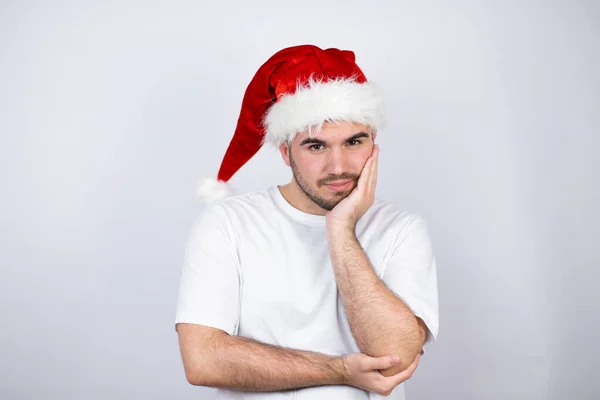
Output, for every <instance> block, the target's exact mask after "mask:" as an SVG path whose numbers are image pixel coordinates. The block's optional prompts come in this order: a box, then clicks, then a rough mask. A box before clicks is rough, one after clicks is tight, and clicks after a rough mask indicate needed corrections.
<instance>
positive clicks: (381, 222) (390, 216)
mask: <svg viewBox="0 0 600 400" xmlns="http://www.w3.org/2000/svg"><path fill="white" fill-rule="evenodd" d="M368 216H369V218H368V221H367V223H368V224H373V225H375V226H376V227H377V229H379V230H382V231H389V232H390V233H392V234H393V235H394V236H395V237H396V238H397V240H402V239H403V238H405V237H406V236H408V235H409V234H411V233H413V234H414V233H425V234H427V231H428V222H427V220H426V219H425V218H424V217H423V216H422V215H421V214H419V213H417V212H415V211H412V210H408V209H406V208H403V207H401V206H399V205H397V204H394V203H392V202H389V201H386V200H381V199H376V200H375V201H374V202H373V205H372V206H371V208H370V209H369V213H368Z"/></svg>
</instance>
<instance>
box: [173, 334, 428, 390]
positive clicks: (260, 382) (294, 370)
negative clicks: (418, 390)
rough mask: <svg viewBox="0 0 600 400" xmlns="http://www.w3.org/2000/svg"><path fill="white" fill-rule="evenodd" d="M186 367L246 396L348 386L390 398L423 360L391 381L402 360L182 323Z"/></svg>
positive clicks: (197, 379)
mask: <svg viewBox="0 0 600 400" xmlns="http://www.w3.org/2000/svg"><path fill="white" fill-rule="evenodd" d="M177 331H178V333H179V344H180V347H181V355H182V358H183V366H184V369H185V374H186V377H187V380H188V382H190V383H191V384H193V385H198V386H208V387H219V388H225V389H230V390H236V391H244V392H271V391H285V390H290V389H300V388H305V387H312V386H323V385H347V386H353V387H356V388H359V389H362V390H366V391H369V392H373V393H378V394H380V395H383V396H387V395H389V394H390V393H391V391H392V390H393V389H394V388H395V387H396V386H398V385H399V384H400V383H402V382H404V381H406V380H407V379H409V378H410V377H411V376H412V374H413V372H414V371H415V369H416V368H417V365H418V363H419V358H418V357H417V358H416V359H415V361H414V362H413V363H412V364H411V365H410V367H409V368H407V369H405V370H403V371H402V372H400V373H398V374H396V375H393V376H389V377H385V376H383V375H382V374H381V373H379V371H380V370H383V369H388V368H390V367H391V366H393V365H396V363H398V362H399V359H398V358H397V357H395V356H384V357H376V358H375V357H369V356H367V355H365V354H362V353H352V354H348V355H346V356H343V357H331V356H327V355H324V354H320V353H313V352H308V351H299V350H293V349H286V348H282V347H278V346H272V345H269V344H265V343H261V342H258V341H255V340H251V339H247V338H243V337H238V336H230V335H228V334H227V333H226V332H224V331H222V330H220V329H216V328H211V327H208V326H203V325H197V324H187V323H180V324H178V325H177Z"/></svg>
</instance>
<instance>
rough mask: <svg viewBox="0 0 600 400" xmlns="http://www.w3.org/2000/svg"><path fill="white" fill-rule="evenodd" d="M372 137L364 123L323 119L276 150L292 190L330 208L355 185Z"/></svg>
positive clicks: (370, 146) (368, 152)
mask: <svg viewBox="0 0 600 400" xmlns="http://www.w3.org/2000/svg"><path fill="white" fill-rule="evenodd" d="M375 137H376V133H375V132H374V131H373V130H372V129H370V128H369V127H368V126H366V125H363V124H357V123H351V122H337V123H325V124H324V125H323V127H322V129H320V130H319V131H318V132H317V133H316V134H315V135H309V134H308V132H304V133H301V134H297V135H295V137H294V138H293V139H292V140H291V141H290V142H283V143H282V144H281V145H280V146H279V150H280V152H281V155H282V157H283V160H284V162H285V163H286V164H287V165H288V166H289V167H291V169H292V173H293V180H292V182H291V183H290V185H292V186H293V187H294V188H295V189H297V190H294V192H295V193H298V194H301V195H302V196H303V197H305V199H306V200H310V201H311V202H312V203H314V204H315V205H317V206H318V207H319V208H321V209H323V210H327V211H329V210H331V209H333V207H335V206H336V205H337V204H338V203H339V202H340V201H341V200H343V199H344V198H345V197H347V196H348V195H349V194H350V193H351V192H352V190H353V189H354V188H355V187H356V185H357V182H358V178H359V176H360V173H361V171H362V169H363V167H364V165H365V163H366V161H367V159H368V158H369V156H371V153H372V152H373V145H374V139H375Z"/></svg>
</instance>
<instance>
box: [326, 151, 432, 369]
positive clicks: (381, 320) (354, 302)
mask: <svg viewBox="0 0 600 400" xmlns="http://www.w3.org/2000/svg"><path fill="white" fill-rule="evenodd" d="M378 159H379V146H377V145H373V152H372V154H371V157H369V159H368V160H367V161H366V162H365V165H364V167H363V169H362V171H361V174H360V177H359V179H358V184H357V186H356V188H355V189H354V190H353V191H352V193H351V194H350V195H349V196H348V197H346V198H345V199H343V200H342V201H340V202H339V203H338V204H337V205H336V206H335V207H334V208H333V210H331V211H329V212H328V213H327V241H328V245H329V252H330V257H331V262H332V264H333V269H334V272H335V277H336V281H337V285H338V289H339V291H340V295H341V297H342V302H343V304H344V308H345V310H346V314H347V317H348V323H349V325H350V329H351V331H352V335H353V336H354V339H355V340H356V344H357V345H358V347H359V348H360V350H361V352H363V353H365V354H368V355H370V356H373V357H377V356H378V355H380V354H396V355H398V356H399V357H400V363H399V364H398V365H396V366H394V367H393V368H390V369H389V370H385V371H381V373H382V374H384V375H386V376H389V375H393V374H395V373H398V372H399V371H402V370H403V369H404V368H407V367H408V366H409V365H411V363H412V362H413V360H415V359H416V357H417V356H418V355H419V354H420V352H421V348H422V346H423V344H424V343H425V339H426V330H425V326H424V324H423V323H422V322H421V323H420V322H419V320H418V319H417V317H416V316H415V315H414V314H413V313H412V311H411V310H410V309H409V308H408V307H407V306H406V304H404V302H402V300H400V299H399V298H398V297H397V296H396V295H395V294H394V293H393V292H392V291H391V290H389V289H388V288H387V287H386V286H385V284H384V283H383V282H382V281H381V280H380V279H379V277H378V276H377V274H376V273H375V271H374V270H373V267H372V266H371V263H370V261H369V259H368V257H367V255H366V254H365V252H364V251H363V249H362V248H361V246H360V244H359V242H358V240H357V238H356V234H355V228H356V224H357V221H358V220H359V219H360V218H361V217H362V216H363V215H364V214H365V212H366V211H367V210H368V209H369V207H370V206H371V205H372V204H373V202H374V200H375V187H376V183H377V169H378Z"/></svg>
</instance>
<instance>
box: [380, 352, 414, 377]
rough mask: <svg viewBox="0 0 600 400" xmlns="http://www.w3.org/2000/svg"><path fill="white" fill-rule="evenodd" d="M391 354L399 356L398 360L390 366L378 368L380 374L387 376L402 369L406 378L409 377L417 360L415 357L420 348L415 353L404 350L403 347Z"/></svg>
mask: <svg viewBox="0 0 600 400" xmlns="http://www.w3.org/2000/svg"><path fill="white" fill-rule="evenodd" d="M393 354H397V355H398V357H400V361H399V362H398V363H397V364H395V365H394V366H392V367H390V368H387V369H382V370H379V372H380V373H381V375H383V376H385V377H388V376H392V375H396V374H398V373H400V372H403V371H407V373H408V375H407V379H408V378H410V377H411V376H412V373H413V372H414V371H415V369H416V367H417V364H418V362H419V361H418V360H417V357H418V356H419V355H420V349H419V350H418V351H417V352H416V354H415V353H414V352H412V351H406V350H404V349H403V350H401V351H396V352H394V353H393Z"/></svg>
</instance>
